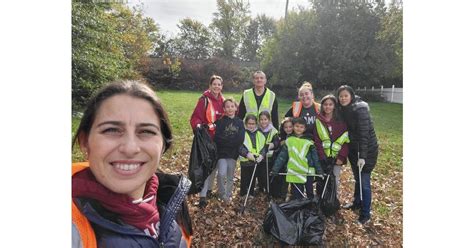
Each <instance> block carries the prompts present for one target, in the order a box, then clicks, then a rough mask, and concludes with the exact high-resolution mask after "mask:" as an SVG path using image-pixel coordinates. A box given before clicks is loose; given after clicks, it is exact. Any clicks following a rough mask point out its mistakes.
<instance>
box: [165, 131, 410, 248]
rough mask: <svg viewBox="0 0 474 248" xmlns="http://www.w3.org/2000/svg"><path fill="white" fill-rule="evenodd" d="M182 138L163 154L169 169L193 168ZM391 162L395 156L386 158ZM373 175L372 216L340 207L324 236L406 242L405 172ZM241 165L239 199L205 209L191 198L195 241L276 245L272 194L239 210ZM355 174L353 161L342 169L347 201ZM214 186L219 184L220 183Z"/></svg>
mask: <svg viewBox="0 0 474 248" xmlns="http://www.w3.org/2000/svg"><path fill="white" fill-rule="evenodd" d="M180 143H181V144H189V145H188V146H185V147H184V148H183V149H179V152H176V153H174V154H173V155H172V156H167V157H165V158H163V160H162V164H166V165H168V166H166V168H164V169H165V170H166V171H168V172H176V171H181V172H182V173H184V174H186V173H187V166H188V164H187V163H188V158H189V154H190V149H189V147H190V144H191V139H190V138H189V137H187V138H184V139H180ZM385 162H388V163H390V162H389V161H385ZM376 173H377V171H376V170H375V173H374V174H373V176H372V190H373V192H372V197H373V200H372V206H373V210H372V212H373V213H372V220H371V223H369V224H368V225H367V226H365V227H362V226H360V225H359V224H357V223H356V220H357V217H358V215H357V214H355V213H354V212H352V211H349V210H340V212H341V214H342V216H343V219H344V223H343V224H341V225H336V224H334V223H332V222H331V221H327V222H326V224H327V225H326V233H325V236H324V241H325V242H326V245H327V246H335V247H340V246H387V247H388V246H390V247H393V246H401V245H402V207H403V204H402V193H401V192H402V172H401V171H396V170H390V171H389V173H388V174H387V175H384V176H380V175H379V174H376ZM239 185H240V170H239V169H238V170H237V171H236V174H235V177H234V191H233V200H232V202H231V203H230V204H225V203H223V202H221V201H219V200H218V199H217V198H216V197H211V198H210V199H209V200H208V205H207V206H206V208H204V209H200V208H198V207H197V206H196V205H195V204H196V203H197V202H198V200H199V197H198V195H193V196H190V197H189V198H188V206H189V207H190V208H189V209H190V212H191V215H192V219H193V228H194V238H193V246H196V247H202V246H206V247H208V246H215V247H227V246H229V245H232V246H236V245H242V247H249V246H268V245H276V244H277V242H276V240H275V239H272V237H271V236H268V235H266V234H265V233H264V232H263V230H262V223H263V219H264V216H265V213H266V211H267V209H268V206H269V201H268V199H267V198H266V197H265V196H264V195H263V194H262V195H257V197H255V198H254V199H253V200H252V201H250V202H248V204H247V206H248V207H247V208H246V211H245V213H244V214H243V215H241V214H238V210H240V209H241V207H242V206H243V199H241V198H240V197H239V196H238V193H239V192H238V191H239V189H238V188H239ZM353 187H354V180H353V177H352V171H351V169H350V167H349V166H347V165H346V166H344V167H343V170H342V173H341V188H340V189H339V192H340V194H339V199H340V201H341V203H347V202H350V201H351V200H352V194H353ZM214 192H216V189H215V187H214Z"/></svg>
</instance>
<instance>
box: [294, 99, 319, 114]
mask: <svg viewBox="0 0 474 248" xmlns="http://www.w3.org/2000/svg"><path fill="white" fill-rule="evenodd" d="M319 106H320V104H319V103H317V102H315V101H313V107H314V111H316V114H319ZM291 108H292V109H293V117H300V114H301V110H302V109H303V104H302V103H301V101H297V102H293V104H292V105H291Z"/></svg>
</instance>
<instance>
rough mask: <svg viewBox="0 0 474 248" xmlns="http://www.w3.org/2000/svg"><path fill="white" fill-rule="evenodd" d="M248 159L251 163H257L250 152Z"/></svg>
mask: <svg viewBox="0 0 474 248" xmlns="http://www.w3.org/2000/svg"><path fill="white" fill-rule="evenodd" d="M247 158H248V160H250V161H255V157H254V156H253V154H252V153H250V152H249V153H247Z"/></svg>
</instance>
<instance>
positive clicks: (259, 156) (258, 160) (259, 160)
mask: <svg viewBox="0 0 474 248" xmlns="http://www.w3.org/2000/svg"><path fill="white" fill-rule="evenodd" d="M262 160H263V156H262V155H258V157H257V163H260V162H262Z"/></svg>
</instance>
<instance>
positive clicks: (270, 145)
mask: <svg viewBox="0 0 474 248" xmlns="http://www.w3.org/2000/svg"><path fill="white" fill-rule="evenodd" d="M258 128H259V130H260V132H262V134H263V136H265V147H266V148H267V154H266V157H268V165H267V164H266V163H267V160H266V158H265V157H264V161H262V162H261V163H259V165H258V167H257V172H256V174H257V181H258V182H257V186H258V187H257V188H258V190H259V192H266V193H267V194H268V192H267V176H268V173H269V172H270V170H271V168H272V166H273V157H272V154H273V152H269V151H273V150H275V147H276V146H278V130H277V129H276V128H275V127H273V124H272V123H271V118H270V113H269V112H268V111H262V112H261V113H260V114H259V115H258ZM267 166H268V168H267ZM267 169H268V170H267Z"/></svg>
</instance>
